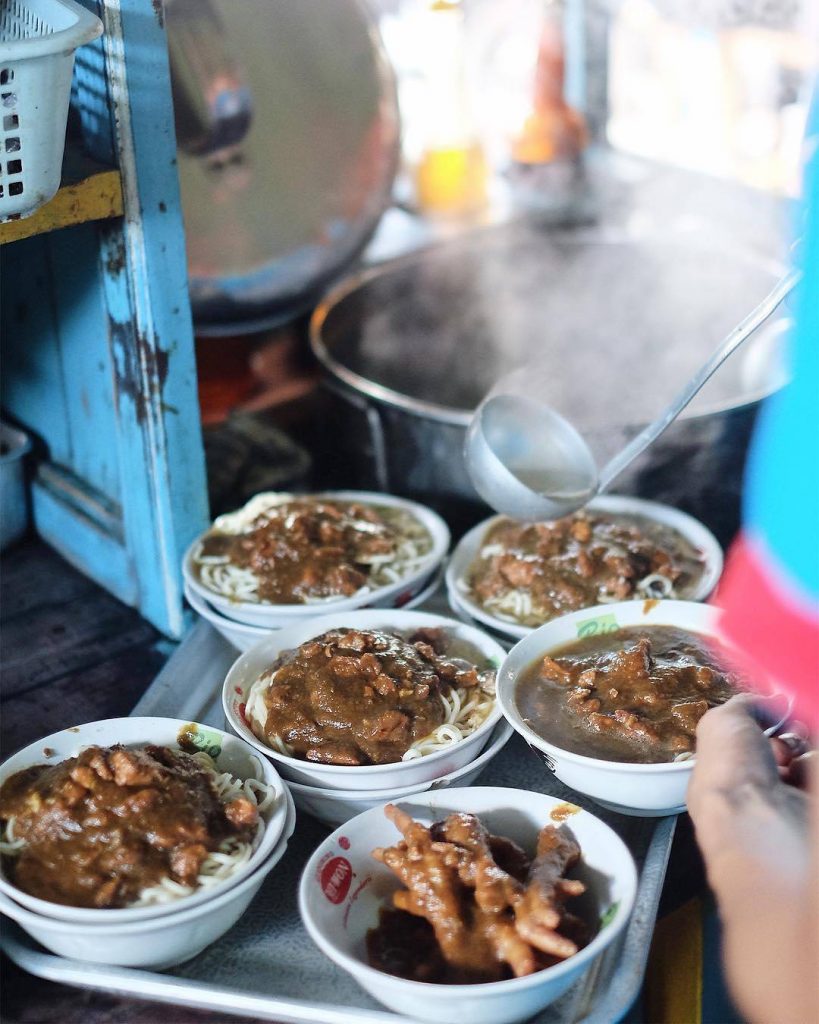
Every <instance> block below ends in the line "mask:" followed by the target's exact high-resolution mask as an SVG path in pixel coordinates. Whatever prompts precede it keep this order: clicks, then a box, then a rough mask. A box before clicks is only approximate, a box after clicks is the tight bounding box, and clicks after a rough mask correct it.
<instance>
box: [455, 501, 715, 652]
mask: <svg viewBox="0 0 819 1024" xmlns="http://www.w3.org/2000/svg"><path fill="white" fill-rule="evenodd" d="M586 507H587V508H589V509H591V510H592V511H594V512H611V513H614V514H617V515H638V516H644V517H645V518H646V519H651V520H653V521H654V522H656V523H662V524H663V525H664V526H670V527H673V528H674V529H675V530H677V532H678V533H680V534H682V536H683V537H685V539H686V540H687V541H689V542H690V543H691V544H693V545H694V547H695V548H698V549H699V550H700V551H701V552H702V555H703V559H704V567H703V575H702V578H701V579H700V582H699V583H698V585H697V586H696V588H694V590H693V591H692V593H691V594H690V595H689V596H688V597H687V598H686V599H687V600H689V601H704V600H705V599H706V598H707V597H708V596H709V595H710V594H711V593H712V592H713V590H714V588H715V587H716V585H717V583H718V582H719V578H720V576H721V575H722V564H723V555H722V548H721V547H720V546H719V543H718V541H717V539H716V537H715V536H714V535H713V534H712V533H711V531H710V530H708V529H707V528H706V527H705V526H703V525H702V523H700V522H699V521H698V520H697V519H694V518H693V516H689V515H688V514H687V513H686V512H680V511H679V509H676V508H672V507H671V506H670V505H662V504H660V503H659V502H656V501H645V500H644V499H642V498H629V497H623V496H620V495H603V496H602V497H599V498H594V499H593V500H592V501H590V502H589V503H588V505H587V506H586ZM502 518H506V517H504V516H492V517H490V518H489V519H486V520H484V522H482V523H478V525H477V526H475V527H473V529H471V530H470V531H469V533H467V534H465V535H464V536H463V537H462V538H461V540H460V542H459V543H458V545H457V546H456V548H455V550H454V551H453V552H452V558H451V559H450V562H449V565H448V566H447V570H446V586H447V594H448V596H449V602H450V605H452V606H453V609H454V610H455V611H456V612H457V613H458V614H460V613H461V611H463V612H465V613H466V614H467V615H469V616H470V617H471V618H472V619H474V620H475V621H476V622H479V623H483V624H485V625H487V626H491V627H492V628H493V629H495V630H497V631H498V632H500V633H503V634H505V635H506V636H510V637H514V638H515V639H518V640H520V639H522V638H523V637H525V636H528V635H529V634H530V633H531V632H532V630H533V629H535V628H537V627H534V626H523V625H521V624H520V623H518V622H515V621H514V620H513V619H510V618H505V617H502V616H499V615H495V614H493V613H492V612H489V611H487V610H486V608H484V607H483V605H481V604H479V603H478V602H477V601H475V600H474V599H473V598H472V596H471V594H470V592H469V588H468V586H467V584H466V580H467V577H468V574H469V569H470V567H471V566H472V563H473V562H474V561H475V559H476V558H477V557H478V553H479V551H480V549H481V547H482V546H483V539H484V537H485V536H486V533H487V531H488V530H489V529H490V527H492V526H493V525H494V524H495V523H496V522H497V521H498V520H499V519H502ZM456 604H457V605H458V607H457V608H456V607H455V605H456Z"/></svg>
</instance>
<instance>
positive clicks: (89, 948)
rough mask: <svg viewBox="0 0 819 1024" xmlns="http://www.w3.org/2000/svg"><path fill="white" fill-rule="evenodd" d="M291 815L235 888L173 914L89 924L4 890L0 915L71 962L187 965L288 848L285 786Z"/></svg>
mask: <svg viewBox="0 0 819 1024" xmlns="http://www.w3.org/2000/svg"><path fill="white" fill-rule="evenodd" d="M285 803H286V817H285V825H284V829H283V831H282V834H281V837H280V838H279V841H278V842H277V843H276V845H275V846H274V847H273V849H272V850H271V851H270V853H269V854H268V855H267V857H266V858H265V860H264V861H262V863H261V864H259V866H258V867H257V868H256V870H255V871H253V872H252V873H251V874H249V875H246V876H245V877H244V878H242V879H241V880H240V881H238V882H236V884H235V885H233V886H232V888H230V889H223V890H221V891H220V892H218V893H214V894H213V896H212V898H210V899H208V900H207V901H206V902H204V903H199V904H197V905H194V906H188V905H187V904H184V903H181V902H180V903H179V904H178V905H177V906H176V909H175V910H174V911H173V913H169V914H163V915H162V916H161V917H151V918H147V919H144V920H140V921H117V922H114V923H103V924H87V923H86V922H84V921H83V922H79V921H62V920H58V919H56V918H53V917H45V916H44V915H43V914H35V913H34V911H32V910H29V909H28V908H26V907H23V906H21V905H20V904H19V903H16V902H15V901H14V900H11V899H9V898H8V896H6V895H5V893H2V892H0V913H2V914H4V915H5V916H6V917H9V918H11V919H12V920H13V921H16V922H17V923H18V924H19V925H20V927H21V928H23V929H24V930H25V931H26V932H28V934H29V935H30V936H31V937H32V938H33V939H35V940H36V941H37V942H39V943H40V944H41V945H43V946H45V947H46V949H49V950H51V952H52V953H56V954H57V955H58V956H64V957H68V958H69V959H70V960H82V961H90V962H91V963H95V964H113V965H115V966H118V967H141V968H147V969H149V970H156V971H160V970H165V969H166V968H168V967H173V966H174V965H176V964H181V963H185V962H186V961H188V960H190V959H191V958H192V957H194V956H196V955H197V954H199V953H201V952H202V950H204V949H206V948H207V947H208V946H209V945H211V943H213V942H215V941H216V940H217V939H219V938H221V936H222V935H224V934H225V932H226V931H227V930H228V929H229V928H231V927H232V926H233V925H234V924H235V923H236V922H237V921H238V920H239V918H240V917H241V916H242V914H243V913H244V912H245V910H247V908H248V906H249V904H250V902H251V900H252V899H253V897H254V896H255V895H256V893H257V892H258V891H259V888H260V887H261V885H262V882H264V880H265V878H267V876H268V875H269V874H270V872H271V871H272V870H273V869H274V868H275V867H276V865H277V864H278V862H279V861H280V860H281V858H282V857H283V856H284V854H285V853H286V851H287V845H288V841H289V839H290V837H291V836H292V834H293V830H294V828H295V825H296V812H295V808H294V807H293V801H292V798H291V797H290V794H289V793H288V792H287V791H286V790H285Z"/></svg>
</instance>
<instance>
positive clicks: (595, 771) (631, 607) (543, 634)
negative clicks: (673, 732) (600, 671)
mask: <svg viewBox="0 0 819 1024" xmlns="http://www.w3.org/2000/svg"><path fill="white" fill-rule="evenodd" d="M718 620H719V612H718V611H717V610H716V609H715V608H712V607H711V606H710V605H704V604H697V603H695V602H693V601H656V602H652V601H622V602H619V603H617V604H603V605H598V606H597V607H595V608H585V609H583V610H582V611H579V612H572V613H571V614H570V615H563V616H562V617H561V618H559V619H554V620H553V621H552V622H547V623H546V625H545V626H541V627H540V628H539V629H537V630H535V631H534V632H533V633H530V634H529V636H527V637H526V638H525V639H524V640H521V641H520V643H518V644H516V645H515V646H514V647H513V648H512V650H511V651H510V652H509V654H508V656H507V658H506V660H505V661H504V663H503V665H502V667H501V670H500V672H499V673H498V701H499V703H500V705H501V707H502V708H503V713H504V715H505V716H506V718H507V720H508V721H509V722H510V723H511V724H512V726H513V727H514V729H515V730H516V731H517V732H519V733H520V735H521V736H522V737H523V738H524V739H525V740H526V742H527V743H528V744H529V745H530V746H531V747H532V748H533V749H534V750H535V751H536V753H538V754H540V757H541V760H542V761H543V762H544V764H545V765H546V767H547V768H548V769H549V771H551V772H553V773H554V774H555V775H556V776H557V777H558V779H560V781H561V782H563V783H565V784H566V785H567V786H571V788H572V789H575V790H577V792H578V793H585V795H586V796H589V797H591V798H592V799H593V800H596V801H597V802H598V803H600V804H602V805H603V806H604V807H608V808H610V809H611V810H614V811H620V812H621V813H623V814H632V815H636V816H638V817H657V816H660V815H665V814H679V813H681V812H682V811H684V810H685V793H686V790H687V789H688V782H689V780H690V778H691V772H692V770H693V768H694V758H693V757H692V758H688V759H687V760H685V761H670V762H663V763H660V764H633V763H627V762H620V761H604V760H602V759H600V758H596V757H586V756H585V755H583V754H575V753H572V752H571V751H568V750H563V749H562V748H561V747H558V746H555V744H554V743H550V742H549V741H548V740H546V739H544V738H543V737H542V736H539V735H538V734H537V733H536V732H535V731H534V730H533V729H531V728H530V727H529V726H528V725H527V724H526V722H525V721H524V720H523V718H522V717H521V714H520V712H519V710H518V707H517V703H516V701H515V690H516V688H517V682H518V679H519V678H520V675H521V673H522V672H524V671H525V670H526V669H527V668H529V666H530V665H531V664H532V663H533V662H535V661H536V660H537V659H539V658H542V657H543V656H544V655H545V654H549V652H550V651H554V650H555V649H556V648H559V647H563V646H564V645H565V644H568V643H571V642H572V641H573V640H576V639H577V638H578V637H583V636H592V635H594V634H595V633H605V632H613V631H614V630H615V629H618V628H620V627H622V626H676V627H678V628H680V629H686V630H690V631H691V632H692V633H698V634H700V635H702V636H706V637H712V638H715V639H718V638H719V637H718V632H717V625H718ZM773 728H776V726H774V727H773ZM768 731H769V732H771V731H773V729H771V730H768Z"/></svg>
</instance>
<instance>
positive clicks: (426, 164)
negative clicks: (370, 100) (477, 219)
mask: <svg viewBox="0 0 819 1024" xmlns="http://www.w3.org/2000/svg"><path fill="white" fill-rule="evenodd" d="M427 17H428V23H429V34H428V36H427V50H426V53H425V72H426V81H427V103H426V110H425V116H426V123H425V126H424V134H425V144H424V148H423V150H422V153H421V157H420V159H419V161H418V164H417V166H416V167H415V174H414V177H415V189H416V198H417V202H418V206H419V208H420V209H421V211H422V212H424V213H434V214H448V215H453V216H458V215H464V214H469V213H474V212H477V211H478V210H480V209H481V208H482V207H483V206H485V205H486V199H487V181H488V169H487V163H486V157H485V155H484V151H483V147H482V145H481V143H480V141H479V140H478V138H477V134H476V132H475V129H474V125H473V122H472V116H471V111H470V104H469V97H468V93H467V88H466V76H465V73H464V61H463V45H464V35H463V13H462V11H461V8H460V3H458V2H455V0H434V2H433V3H432V4H431V5H430V8H429V11H428V12H427Z"/></svg>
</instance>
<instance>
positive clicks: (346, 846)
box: [338, 836, 350, 850]
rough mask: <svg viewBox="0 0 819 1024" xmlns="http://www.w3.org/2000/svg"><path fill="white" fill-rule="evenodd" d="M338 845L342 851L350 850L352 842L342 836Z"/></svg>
mask: <svg viewBox="0 0 819 1024" xmlns="http://www.w3.org/2000/svg"><path fill="white" fill-rule="evenodd" d="M338 845H339V846H340V847H341V849H342V850H349V849H350V840H349V839H348V838H347V836H342V837H341V838H340V839H339V841H338Z"/></svg>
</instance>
